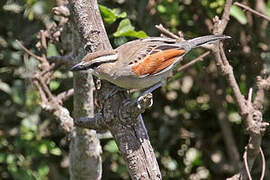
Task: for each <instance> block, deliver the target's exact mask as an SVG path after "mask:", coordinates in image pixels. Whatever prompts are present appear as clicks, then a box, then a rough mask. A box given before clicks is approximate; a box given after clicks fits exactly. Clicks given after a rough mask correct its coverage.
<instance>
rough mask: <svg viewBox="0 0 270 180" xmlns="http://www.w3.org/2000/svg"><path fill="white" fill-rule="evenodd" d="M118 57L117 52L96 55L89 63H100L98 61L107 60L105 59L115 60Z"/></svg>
mask: <svg viewBox="0 0 270 180" xmlns="http://www.w3.org/2000/svg"><path fill="white" fill-rule="evenodd" d="M117 58H118V55H117V54H112V55H107V56H101V57H98V58H96V59H94V60H92V61H90V62H91V64H94V63H100V62H107V61H110V60H111V61H112V60H116V59H117Z"/></svg>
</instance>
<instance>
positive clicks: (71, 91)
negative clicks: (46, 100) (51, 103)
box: [56, 88, 74, 103]
mask: <svg viewBox="0 0 270 180" xmlns="http://www.w3.org/2000/svg"><path fill="white" fill-rule="evenodd" d="M73 94H74V89H73V88H72V89H69V90H67V91H64V92H62V93H60V94H58V95H57V96H56V98H57V100H58V102H60V103H62V102H63V101H65V100H67V99H68V98H69V97H70V96H73Z"/></svg>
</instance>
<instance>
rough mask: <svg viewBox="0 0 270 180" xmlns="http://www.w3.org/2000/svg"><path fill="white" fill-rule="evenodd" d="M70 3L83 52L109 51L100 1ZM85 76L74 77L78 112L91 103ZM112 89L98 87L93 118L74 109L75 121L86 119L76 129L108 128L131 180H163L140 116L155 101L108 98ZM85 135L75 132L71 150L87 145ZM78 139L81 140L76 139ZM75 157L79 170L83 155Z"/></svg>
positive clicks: (122, 95) (121, 96) (118, 95)
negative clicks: (83, 90) (99, 5)
mask: <svg viewBox="0 0 270 180" xmlns="http://www.w3.org/2000/svg"><path fill="white" fill-rule="evenodd" d="M69 2H70V5H71V11H72V15H73V17H74V21H75V24H76V26H77V29H78V31H79V34H80V37H81V40H82V42H83V44H84V49H85V50H86V51H89V52H94V51H97V50H101V49H110V48H111V45H110V43H109V40H108V37H107V34H106V31H105V29H104V25H103V22H102V19H101V16H100V13H99V10H98V5H97V1H96V0H93V1H89V0H82V1H76V0H69ZM82 76H83V75H77V74H75V78H74V79H75V86H74V92H75V94H77V95H78V96H80V97H77V98H79V99H80V98H82V102H81V103H80V101H79V100H76V101H78V102H77V103H76V101H75V104H74V106H75V107H74V108H75V109H77V108H80V109H81V108H86V107H87V101H88V100H90V98H89V89H88V91H85V94H84V93H79V92H80V91H82V88H84V86H86V85H85V84H87V83H89V79H88V80H87V78H86V77H85V78H84V77H82ZM76 81H78V82H79V83H78V82H76ZM82 84H84V86H82ZM89 87H90V86H89ZM113 87H114V86H113V85H112V84H110V83H108V82H105V81H102V82H101V87H97V90H96V92H97V99H96V100H95V105H96V106H95V109H96V114H95V115H94V117H93V116H89V114H85V113H84V112H83V111H81V110H79V111H76V110H75V112H78V113H75V117H76V118H78V117H83V118H80V119H77V120H75V123H76V124H77V126H80V127H86V128H89V129H109V130H110V131H111V133H112V135H113V137H114V138H115V140H116V143H117V144H118V147H119V150H120V152H121V154H122V155H123V157H124V159H125V161H126V163H127V167H128V170H129V173H130V176H131V178H132V179H154V180H156V179H161V174H160V170H159V167H158V164H157V161H156V158H155V155H154V151H153V149H152V146H151V144H150V141H149V137H148V135H147V131H146V129H145V126H144V123H143V120H142V118H141V116H140V114H141V113H142V112H143V111H144V110H145V108H148V107H149V106H151V100H152V99H151V98H149V97H145V98H143V99H142V100H141V102H139V104H138V103H137V102H136V101H133V100H127V96H126V93H125V92H118V93H116V94H115V95H114V96H112V97H110V98H108V99H106V98H105V96H106V95H108V94H109V93H111V90H112V88H113ZM85 89H87V88H85ZM87 92H88V93H87ZM90 92H91V90H90ZM75 96H76V95H75ZM75 99H76V97H75ZM87 99H88V100H87ZM88 103H89V102H88ZM83 132H84V131H83V130H81V129H77V130H76V133H77V136H75V139H74V140H73V143H72V144H71V146H72V147H75V146H76V142H78V143H77V144H79V142H82V143H84V142H83V141H84V140H83V139H84V138H79V137H78V134H82V133H83ZM91 132H92V131H91ZM76 138H79V139H77V140H76ZM86 140H87V139H86ZM77 150H78V148H77ZM78 151H80V150H78ZM86 152H87V151H86ZM73 154H74V156H72V155H71V156H70V157H71V161H74V162H72V163H75V164H74V167H77V166H78V165H76V164H77V163H79V164H82V161H81V160H80V159H79V160H78V157H81V156H80V152H75V151H74V153H73ZM72 158H73V159H72ZM89 168H91V167H89ZM71 170H72V171H74V170H75V169H74V168H73V169H72V168H71ZM75 172H79V171H75ZM72 173H74V172H72ZM73 177H74V179H75V178H76V176H73Z"/></svg>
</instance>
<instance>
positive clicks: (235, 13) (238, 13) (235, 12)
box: [230, 5, 247, 24]
mask: <svg viewBox="0 0 270 180" xmlns="http://www.w3.org/2000/svg"><path fill="white" fill-rule="evenodd" d="M230 15H231V16H232V17H234V18H235V19H236V20H237V21H238V22H240V23H241V24H247V17H246V15H245V13H244V12H243V10H242V9H241V8H240V7H237V6H235V5H233V6H232V8H231V11H230Z"/></svg>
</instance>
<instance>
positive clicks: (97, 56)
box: [70, 50, 118, 71]
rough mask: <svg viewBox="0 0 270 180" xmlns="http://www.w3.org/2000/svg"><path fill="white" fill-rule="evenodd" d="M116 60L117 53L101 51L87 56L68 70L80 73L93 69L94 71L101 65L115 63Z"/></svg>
mask: <svg viewBox="0 0 270 180" xmlns="http://www.w3.org/2000/svg"><path fill="white" fill-rule="evenodd" d="M117 58H118V55H117V53H116V52H115V51H114V50H103V51H97V52H95V53H89V54H87V55H86V56H85V57H84V58H83V59H82V61H81V62H79V63H78V64H75V65H74V66H73V67H72V68H71V69H70V70H71V71H81V70H88V69H93V70H95V69H96V68H97V67H99V66H100V65H101V64H104V63H111V62H114V61H116V60H117Z"/></svg>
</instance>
